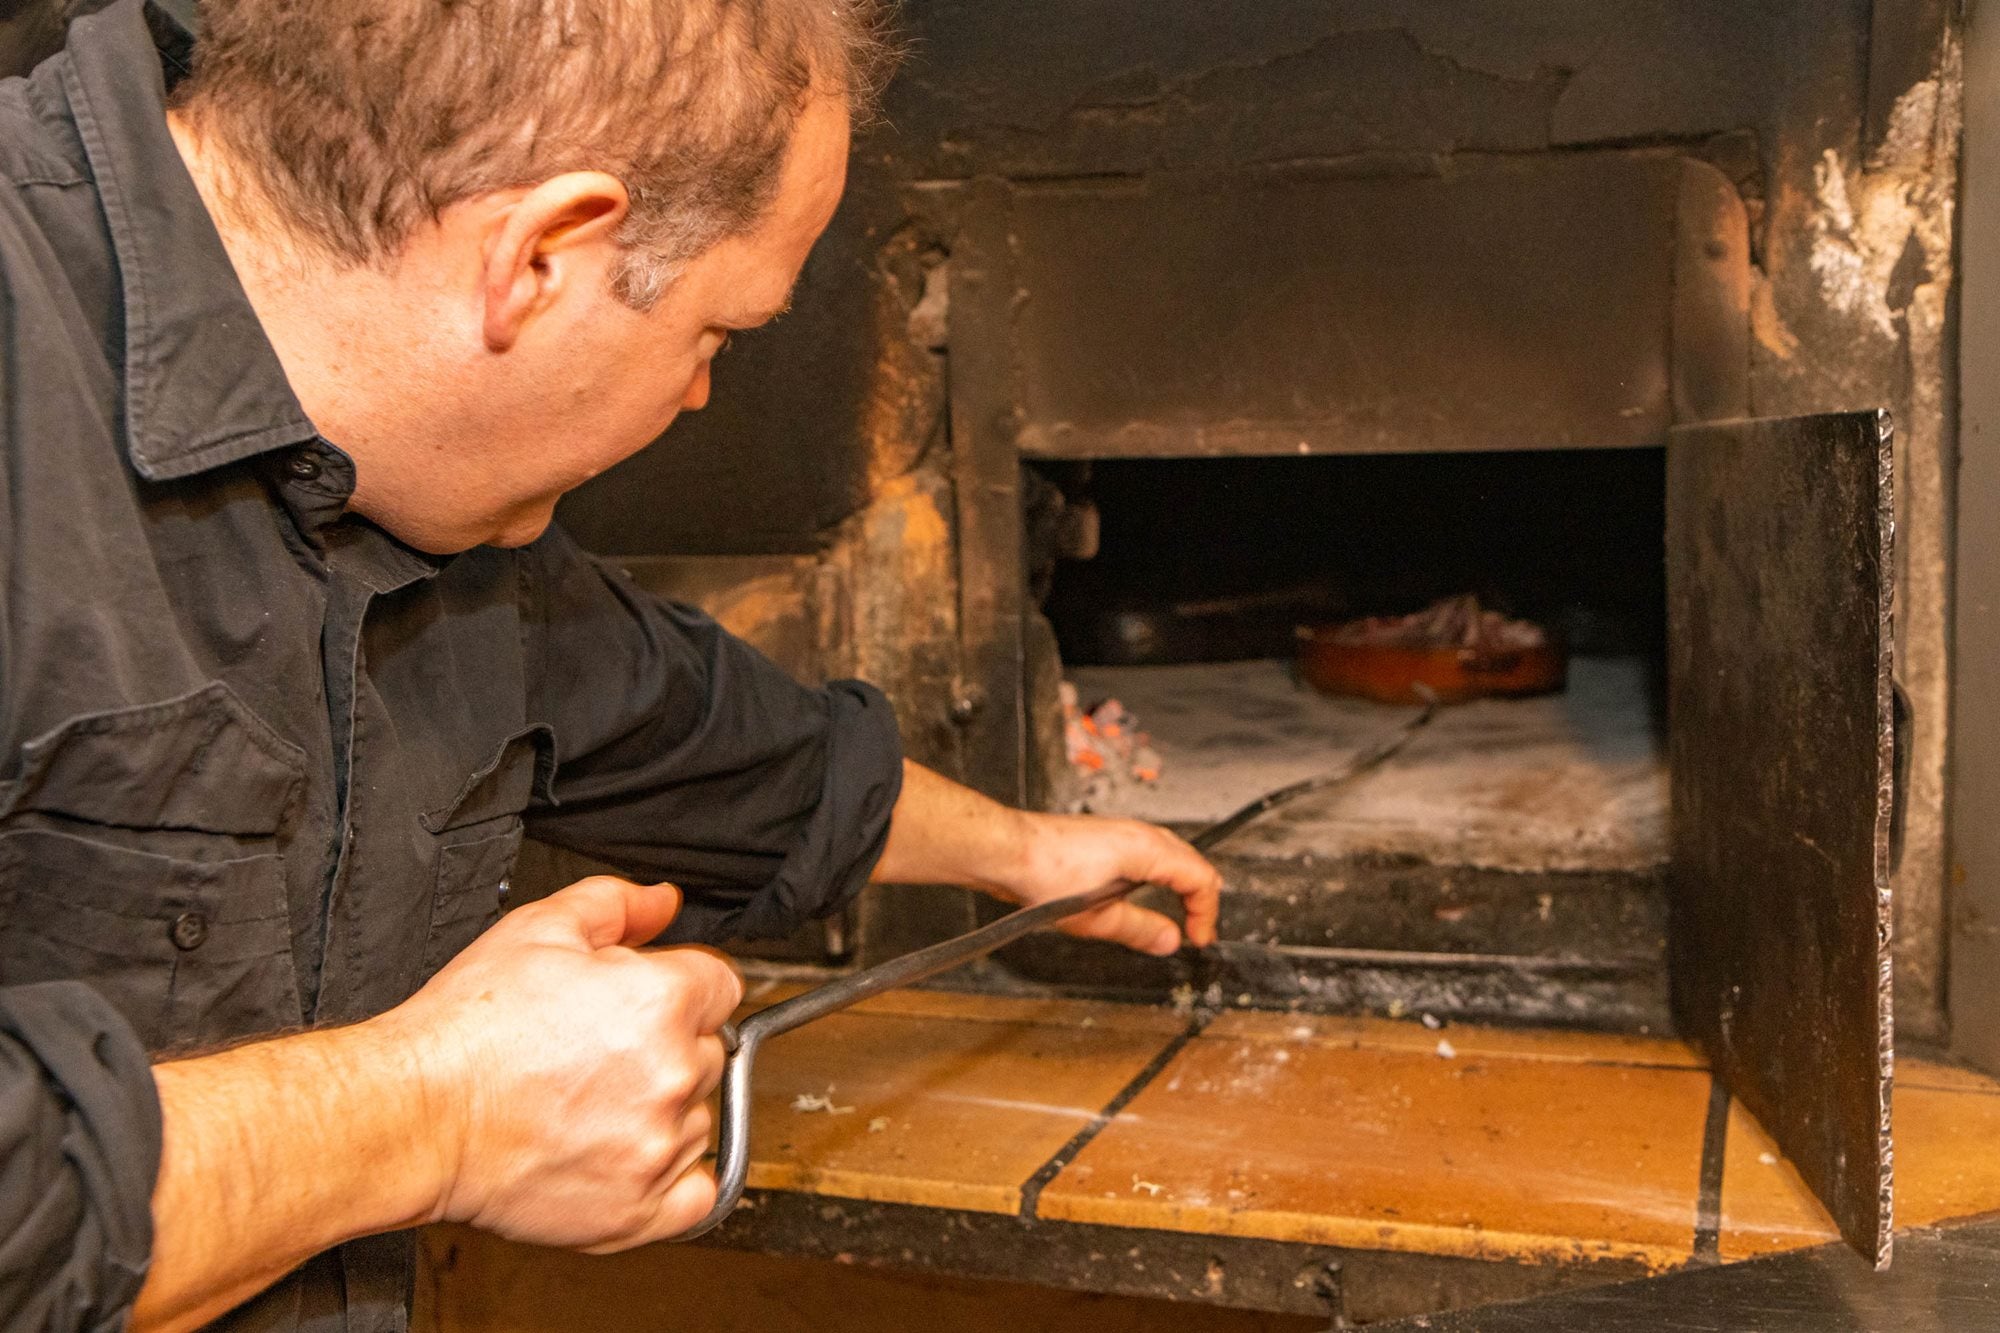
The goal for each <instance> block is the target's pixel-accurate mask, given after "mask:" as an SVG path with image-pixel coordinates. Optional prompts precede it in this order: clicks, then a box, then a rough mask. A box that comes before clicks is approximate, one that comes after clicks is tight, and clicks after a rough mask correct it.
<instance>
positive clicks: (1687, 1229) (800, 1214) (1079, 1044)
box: [420, 992, 2000, 1333]
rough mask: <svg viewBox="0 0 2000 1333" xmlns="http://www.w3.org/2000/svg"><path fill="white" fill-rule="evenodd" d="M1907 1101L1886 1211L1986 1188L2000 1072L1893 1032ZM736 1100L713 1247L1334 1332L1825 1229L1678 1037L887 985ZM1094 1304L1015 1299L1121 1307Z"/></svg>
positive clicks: (691, 1251)
mask: <svg viewBox="0 0 2000 1333" xmlns="http://www.w3.org/2000/svg"><path fill="white" fill-rule="evenodd" d="M775 998H778V997H777V995H775V994H774V995H767V996H764V997H762V999H763V1001H764V1002H769V1001H770V1000H772V999H775ZM827 1106H831V1107H832V1108H834V1109H832V1110H828V1109H824V1108H826V1107H827ZM813 1107H817V1108H821V1109H807V1108H813ZM849 1108H851V1109H849ZM1107 1108H1114V1109H1113V1111H1112V1113H1111V1114H1109V1115H1106V1114H1105V1112H1106V1109H1107ZM1895 1114H1896V1133H1897V1156H1896V1168H1897V1170H1896V1207H1897V1218H1898V1222H1899V1225H1901V1226H1905V1227H1918V1226H1927V1225H1932V1224H1936V1223H1939V1222H1943V1221H1948V1220H1951V1219H1955V1218H1963V1217H1969V1216H1973V1215H1975V1214H1979V1213H1984V1212H1988V1211H1991V1210H1994V1209H1996V1208H2000V1158H1996V1157H1995V1156H1994V1155H1993V1154H1992V1153H1991V1152H1990V1145H1991V1144H1992V1143H1993V1142H1994V1141H1996V1139H1997V1138H2000V1083H1996V1082H1994V1081H1993V1080H1990V1079H1986V1078H1984V1077H1982V1076H1979V1075H1976V1074H1972V1073H1970V1072H1967V1071H1964V1070H1960V1069H1956V1068H1952V1067H1950V1066H1945V1065H1940V1064H1935V1063H1929V1062H1925V1061H1921V1060H1904V1061H1903V1062H1902V1063H1901V1066H1900V1068H1899V1070H1898V1084H1897V1091H1896V1105H1895ZM753 1125H754V1128H753V1143H754V1158H755V1165H754V1166H753V1168H752V1173H751V1185H752V1187H753V1194H752V1196H751V1198H750V1201H749V1205H748V1206H747V1208H746V1209H745V1210H743V1211H741V1212H740V1213H739V1214H738V1216H737V1217H735V1218H734V1219H732V1220H731V1222H730V1223H729V1224H728V1225H727V1226H726V1227H724V1228H723V1229H722V1230H721V1231H720V1232H718V1233H717V1235H716V1237H715V1243H716V1244H717V1245H721V1246H724V1247H731V1248H737V1249H744V1248H748V1249H760V1250H768V1251H774V1252H783V1253H788V1254H791V1255H798V1256H807V1257H815V1258H827V1259H836V1260H842V1261H845V1262H848V1263H851V1264H862V1265H887V1266H890V1267H894V1268H899V1269H903V1270H909V1271H916V1272H929V1273H932V1274H953V1275H959V1276H967V1277H975V1278H985V1279H1001V1280H1006V1281H1013V1282H1032V1283H1036V1284H1039V1285H1042V1286H1044V1287H1047V1288H1052V1289H1054V1288H1062V1289H1069V1290H1081V1291H1096V1292H1113V1293H1119V1294H1122V1295H1127V1296H1144V1297H1155V1298H1172V1299H1177V1300H1182V1301H1189V1302H1196V1303H1201V1304H1206V1305H1211V1306H1230V1307H1238V1308H1247V1309H1257V1310H1263V1311H1273V1312H1287V1313H1290V1314H1293V1315H1307V1314H1315V1315H1317V1316H1318V1318H1319V1321H1320V1323H1321V1325H1322V1326H1323V1325H1324V1324H1325V1322H1326V1321H1327V1319H1328V1318H1329V1317H1330V1316H1334V1315H1340V1316H1343V1317H1346V1318H1348V1319H1352V1320H1355V1321H1364V1320H1375V1319H1382V1318H1389V1317H1394V1316H1397V1315H1403V1314H1413V1313H1422V1312H1427V1311H1436V1310H1441V1309H1446V1308H1454V1307H1462V1306H1465V1305H1471V1304H1478V1303H1482V1302H1485V1301H1491V1300H1497V1299H1507V1298H1513V1297H1520V1296H1527V1295H1531V1294H1534V1293H1536V1292H1539V1291H1547V1290H1551V1289H1554V1288H1558V1287H1563V1286H1568V1285H1578V1284H1595V1283H1602V1282H1608V1281H1615V1280H1618V1279H1621V1278H1628V1277H1632V1276H1637V1275H1643V1274H1646V1273H1654V1272H1665V1271H1669V1270H1672V1269H1676V1268H1681V1267H1686V1266H1690V1265H1699V1264H1703V1263H1714V1262H1722V1263H1729V1262H1734V1261H1737V1260H1741V1259H1745V1258H1750V1257H1754V1256H1757V1255H1762V1254H1768V1253H1773V1252H1776V1251H1781V1250H1787V1249H1798V1248H1804V1247H1808V1246H1813V1245H1819V1244H1823V1243H1825V1242H1827V1241H1828V1240H1831V1239H1833V1238H1834V1231H1833V1227H1832V1224H1831V1222H1830V1221H1829V1220H1828V1219H1827V1218H1826V1217H1825V1215H1824V1213H1823V1212H1822V1211H1821V1210H1820V1208H1819V1206H1818V1204H1817V1202H1816V1201H1814V1200H1813V1199H1812V1198H1811V1196H1810V1195H1809V1194H1807V1192H1806V1191H1805V1189H1804V1187H1803V1186H1802V1185H1801V1184H1800V1183H1799V1180H1798V1178H1797V1175H1796V1174H1795V1172H1794V1171H1793V1170H1792V1168H1791V1167H1790V1166H1789V1165H1788V1164H1787V1163H1786V1162H1784V1161H1783V1160H1782V1159H1781V1158H1780V1157H1779V1156H1778V1155H1777V1153H1776V1150H1775V1148H1774V1147H1773V1145H1772V1144H1771V1143H1770V1141H1769V1140H1768V1139H1767V1138H1766V1136H1765V1135H1764V1133H1763V1131H1762V1130H1761V1128H1760V1127H1759V1126H1758V1125H1757V1123H1756V1122H1755V1121H1754V1120H1752V1119H1751V1118H1750V1117H1749V1116H1748V1115H1746V1114H1745V1113H1744V1112H1743V1111H1742V1109H1741V1108H1740V1107H1738V1106H1736V1105H1734V1104H1730V1103H1727V1102H1726V1100H1725V1099H1722V1098H1720V1097H1717V1096H1715V1095H1714V1093H1713V1090H1712V1080H1711V1079H1710V1077H1709V1074H1708V1071H1707V1070H1706V1068H1704V1066H1703V1063H1702V1061H1701V1060H1700V1058H1699V1056H1698V1055H1697V1054H1696V1053H1695V1052H1694V1051H1692V1050H1691V1049H1690V1048H1688V1047H1687V1046H1685V1045H1684V1044H1682V1043H1680V1042H1678V1041H1674V1040H1671V1039H1663V1038H1648V1037H1630V1036H1613V1035H1602V1034H1593V1033H1576V1032H1556V1031H1539V1030H1520V1029H1507V1028H1491V1027H1471V1026H1452V1027H1448V1028H1445V1029H1443V1030H1442V1031H1432V1030H1430V1029H1427V1028H1425V1027H1424V1026H1422V1025H1421V1024H1419V1023H1416V1022H1392V1021H1387V1020H1378V1019H1356V1018H1332V1017H1307V1016H1297V1015H1291V1014H1281V1013H1265V1012H1252V1011H1236V1012H1227V1013H1223V1014H1221V1015H1218V1016H1215V1017H1213V1018H1212V1019H1209V1020H1207V1021H1202V1020H1201V1019H1200V1018H1199V1016H1197V1017H1193V1018H1191V1017H1190V1016H1187V1015H1181V1014H1177V1013H1174V1012H1173V1011H1171V1010H1167V1009H1159V1008H1149V1007H1139V1006H1125V1005H1111V1004H1101V1003H1088V1002H1079V1001H1056V1000H1024V999H1015V998H1008V997H996V996H974V995H958V994H951V993H945V992H903V993H899V994H896V995H891V996H885V997H882V998H881V999H878V1000H875V1001H872V1002H870V1003H868V1004H866V1005H863V1006H861V1007H860V1008H858V1009H856V1010H854V1011H851V1012H849V1013H845V1014H841V1015H837V1016H835V1017H833V1018H830V1019H827V1020H824V1021H822V1022H821V1023H818V1024H815V1025H813V1026H811V1027H808V1028H804V1029H801V1030H800V1031H798V1032H796V1033H793V1034H790V1035H787V1036H785V1037H783V1038H780V1039H777V1040H775V1041H774V1042H772V1043H771V1045H770V1046H768V1047H767V1048H765V1050H764V1052H763V1053H762V1055H761V1056H760V1058H759V1065H758V1070H757V1097H756V1105H755V1110H754V1115H753ZM426 1257H427V1272H426V1274H425V1278H424V1281H423V1282H422V1283H420V1288H421V1289H422V1291H423V1293H424V1296H423V1300H422V1304H423V1306H424V1308H425V1309H426V1311H427V1312H428V1314H427V1316H426V1318H427V1319H428V1320H429V1321H430V1322H429V1325H428V1326H429V1327H433V1328H438V1329H441V1330H452V1333H461V1331H463V1333H473V1331H474V1330H479V1331H482V1333H483V1331H484V1330H499V1329H503V1328H504V1329H508V1330H529V1329H543V1328H548V1329H556V1328H572V1327H574V1328H579V1329H580V1328H586V1327H587V1328H601V1327H609V1326H610V1325H607V1324H605V1323H604V1322H603V1321H602V1319H601V1318H599V1317H597V1316H594V1315H593V1314H592V1313H591V1311H593V1310H598V1311H601V1310H603V1309H606V1308H611V1307H614V1306H627V1305H633V1303H635V1302H636V1303H637V1305H636V1306H635V1307H634V1308H647V1309H656V1310H657V1309H671V1308H674V1306H673V1305H672V1303H671V1302H670V1303H668V1304H667V1305H664V1306H663V1305H661V1304H660V1302H661V1301H665V1300H667V1299H668V1298H669V1297H671V1296H672V1295H673V1291H674V1290H675V1289H682V1290H684V1288H685V1282H686V1281H687V1278H686V1274H687V1272H688V1271H689V1269H690V1266H691V1265H694V1266H699V1265H700V1264H702V1263H705V1262H708V1263H712V1264H714V1265H720V1266H722V1267H723V1268H726V1269H728V1271H730V1272H735V1271H736V1268H735V1267H730V1266H731V1265H735V1266H737V1267H740V1266H741V1264H742V1263H743V1262H744V1259H743V1256H728V1257H724V1256H720V1255H717V1254H715V1253H714V1252H713V1251H710V1250H707V1249H703V1248H688V1249H682V1248H679V1247H667V1248H662V1249H660V1250H656V1251H648V1252H645V1253H644V1254H641V1255H638V1256H623V1257H619V1258H614V1259H610V1260H593V1259H582V1258H579V1257H576V1256H569V1255H558V1254H551V1253H548V1252H540V1251H533V1250H529V1249H526V1248H520V1247H510V1246H505V1245H503V1244H502V1243H501V1242H496V1241H492V1240H490V1239H488V1238H484V1237H480V1236H477V1235H474V1234H473V1233H469V1232H463V1231H455V1230H442V1231H436V1232H433V1233H431V1234H430V1235H429V1236H428V1237H427V1238H426ZM718 1271H720V1270H718ZM745 1271H746V1272H751V1273H754V1272H755V1271H756V1270H754V1269H751V1270H745ZM926 1280H928V1279H926ZM790 1281H791V1280H789V1279H788V1280H787V1281H784V1282H779V1284H778V1285H779V1286H780V1287H785V1286H787V1285H788V1283H789V1282H790ZM496 1284H497V1285H496ZM550 1284H554V1285H553V1286H551V1285H550ZM655 1286H658V1287H659V1288H660V1289H659V1290H657V1291H655V1290H653V1289H652V1288H653V1287H655ZM502 1289H506V1290H512V1291H514V1292H515V1293H516V1294H515V1296H514V1297H509V1298H508V1299H506V1300H504V1301H499V1302H496V1301H495V1300H494V1299H493V1298H494V1297H496V1296H498V1295H499V1294H500V1291H501V1290H502ZM524 1289H527V1290H541V1291H546V1292H548V1293H550V1294H553V1293H554V1292H555V1291H557V1290H560V1291H561V1292H563V1293H566V1295H565V1296H564V1297H563V1298H562V1299H560V1300H556V1301H553V1302H539V1301H532V1300H523V1299H521V1298H520V1293H521V1291H522V1290H524ZM886 1290H887V1289H886V1288H885V1289H884V1291H886ZM937 1290H940V1291H941V1290H943V1288H938V1289H937ZM933 1294H934V1295H935V1294H936V1292H933ZM656 1297H657V1298H659V1299H657V1300H656V1299H655V1298H656ZM877 1298H880V1299H890V1298H889V1297H888V1296H884V1295H882V1293H880V1292H878V1293H877V1296H876V1297H868V1298H866V1299H877ZM938 1299H941V1300H942V1299H945V1297H943V1296H938ZM954 1299H955V1298H954ZM968 1299H973V1298H972V1297H968ZM993 1299H998V1297H994V1298H993ZM1093 1308H1094V1309H1095V1313H1093V1314H1091V1315H1090V1316H1089V1319H1090V1320H1094V1321H1096V1322H1088V1321H1086V1323H1084V1324H1077V1325H1072V1324H1069V1323H1064V1322H1061V1321H1060V1320H1058V1319H1056V1318H1055V1317H1054V1316H1050V1317H1049V1318H1048V1319H1045V1320H1043V1321H1042V1322H1040V1323H1035V1322H1030V1323H1027V1324H1024V1325H1021V1326H1023V1327H1046V1328H1050V1329H1056V1328H1068V1327H1072V1326H1076V1327H1091V1328H1093V1329H1097V1330H1100V1333H1102V1330H1104V1329H1106V1328H1107V1327H1115V1326H1116V1325H1115V1324H1113V1325H1106V1324H1105V1323H1104V1322H1103V1321H1104V1320H1105V1319H1106V1318H1109V1317H1110V1316H1109V1315H1108V1314H1107V1313H1106V1309H1105V1308H1096V1307H1093ZM564 1311H567V1312H569V1313H567V1314H566V1313H563V1312H564ZM572 1316H573V1317H572ZM1215 1317H1216V1318H1221V1315H1220V1313H1219V1312H1218V1314H1217V1315H1216V1316H1215ZM661 1326H672V1327H685V1328H702V1329H705V1328H734V1327H738V1326H739V1325H737V1324H730V1323H705V1322H699V1321H692V1322H689V1321H679V1322H671V1323H670V1324H669V1325H661ZM743 1326H745V1327H747V1326H748V1325H743ZM878 1326H880V1327H895V1326H897V1325H894V1324H882V1325H878ZM1186 1326H1187V1327H1190V1328H1194V1327H1207V1325H1198V1324H1188V1325H1186ZM1290 1326H1292V1325H1285V1324H1265V1323H1254V1322H1253V1323H1250V1324H1241V1323H1221V1324H1216V1325H1214V1327H1216V1328H1218V1329H1220V1328H1232V1329H1233V1328H1245V1329H1248V1328H1265V1327H1269V1328H1278V1327H1290Z"/></svg>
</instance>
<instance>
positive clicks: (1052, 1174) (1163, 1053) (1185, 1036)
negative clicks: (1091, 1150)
mask: <svg viewBox="0 0 2000 1333" xmlns="http://www.w3.org/2000/svg"><path fill="white" fill-rule="evenodd" d="M1214 1018H1215V1015H1214V1014H1213V1013H1211V1012H1208V1011H1206V1010H1202V1009H1197V1010H1195V1012H1194V1014H1193V1016H1192V1017H1190V1018H1189V1019H1188V1025H1187V1026H1186V1027H1185V1028H1183V1029H1181V1031H1180V1032H1178V1033H1176V1034H1175V1035H1174V1037H1173V1039H1172V1040H1171V1041H1169V1042H1168V1043H1167V1044H1166V1045H1165V1046H1162V1047H1161V1048H1160V1049H1159V1052H1158V1053H1157V1054H1155V1055H1154V1056H1153V1058H1152V1059H1151V1060H1148V1061H1147V1062H1146V1067H1145V1068H1144V1069H1141V1070H1140V1071H1139V1072H1138V1073H1136V1074H1134V1075H1133V1076H1132V1078H1131V1081H1129V1082H1128V1083H1126V1085H1125V1086H1124V1087H1122V1088H1120V1089H1119V1090H1118V1092H1117V1094H1116V1095H1115V1096H1113V1097H1112V1099H1111V1100H1110V1101H1108V1102H1106V1103H1105V1104H1104V1109H1103V1110H1101V1111H1099V1112H1098V1113H1097V1114H1096V1115H1094V1116H1092V1117H1091V1119H1090V1123H1089V1124H1087V1125H1085V1126H1084V1127H1083V1128H1082V1129H1079V1130H1078V1131H1077V1132H1076V1134H1075V1136H1074V1137H1072V1138H1071V1139H1070V1141H1069V1142H1068V1143H1065V1144H1064V1145H1063V1146H1062V1147H1060V1148H1058V1149H1056V1153H1055V1156H1053V1157H1051V1158H1049V1160H1048V1161H1046V1162H1044V1163H1042V1166H1041V1169H1040V1170H1038V1171H1036V1172H1035V1174H1034V1175H1032V1176H1029V1177H1028V1182H1027V1184H1025V1185H1023V1186H1021V1216H1022V1217H1023V1218H1025V1219H1027V1220H1029V1221H1033V1220H1034V1217H1035V1210H1036V1208H1037V1206H1038V1205H1039V1204H1040V1203H1041V1201H1042V1191H1043V1190H1045V1189H1047V1188H1048V1185H1049V1182H1050V1181H1052V1180H1054V1179H1055V1178H1056V1177H1057V1176H1059V1175H1061V1174H1062V1172H1063V1169H1064V1168H1065V1167H1067V1166H1068V1165H1069V1164H1070V1163H1071V1162H1074V1161H1075V1160H1076V1157H1077V1154H1078V1153H1080V1152H1082V1151H1083V1150H1084V1149H1085V1148H1087V1147H1089V1146H1090V1141H1091V1140H1092V1139H1094V1138H1096V1137H1097V1136H1098V1135H1099V1134H1101V1133H1103V1132H1104V1127H1105V1126H1106V1125H1109V1124H1110V1123H1111V1122H1112V1120H1114V1119H1116V1118H1117V1115H1118V1113H1119V1112H1120V1111H1122V1110H1124V1109H1125V1108H1126V1107H1127V1106H1129V1105H1130V1104H1131V1102H1132V1099H1133V1098H1134V1097H1137V1096H1138V1095H1139V1094H1140V1093H1142V1092H1144V1091H1145V1090H1146V1086H1147V1085H1148V1084H1150V1083H1151V1082H1152V1081H1153V1080H1154V1079H1156V1078H1158V1077H1159V1076H1160V1072H1161V1071H1162V1070H1164V1069H1165V1068H1166V1067H1167V1066H1168V1065H1169V1064H1172V1063H1173V1059H1174V1057H1175V1056H1177V1055H1179V1054H1180V1053H1181V1051H1182V1050H1184V1049H1185V1048H1186V1047H1187V1044H1188V1043H1189V1042H1191V1041H1193V1040H1194V1039H1195V1038H1196V1037H1199V1036H1200V1035H1201V1034H1202V1030H1203V1029H1204V1028H1206V1027H1207V1026H1208V1025H1209V1023H1210V1022H1211V1021H1213V1020H1214Z"/></svg>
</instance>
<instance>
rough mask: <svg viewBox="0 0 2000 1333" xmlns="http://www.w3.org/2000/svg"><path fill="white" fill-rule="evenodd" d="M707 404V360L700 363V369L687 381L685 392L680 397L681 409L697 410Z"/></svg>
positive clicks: (686, 410)
mask: <svg viewBox="0 0 2000 1333" xmlns="http://www.w3.org/2000/svg"><path fill="white" fill-rule="evenodd" d="M707 406H708V362H706V361H704V362H702V363H701V369H700V370H697V371H696V372H695V373H694V378H693V379H691V380H689V381H688V387H687V393H686V394H685V395H684V396H683V397H682V398H681V411H683V412H699V411H701V409H702V408H704V407H707Z"/></svg>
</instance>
